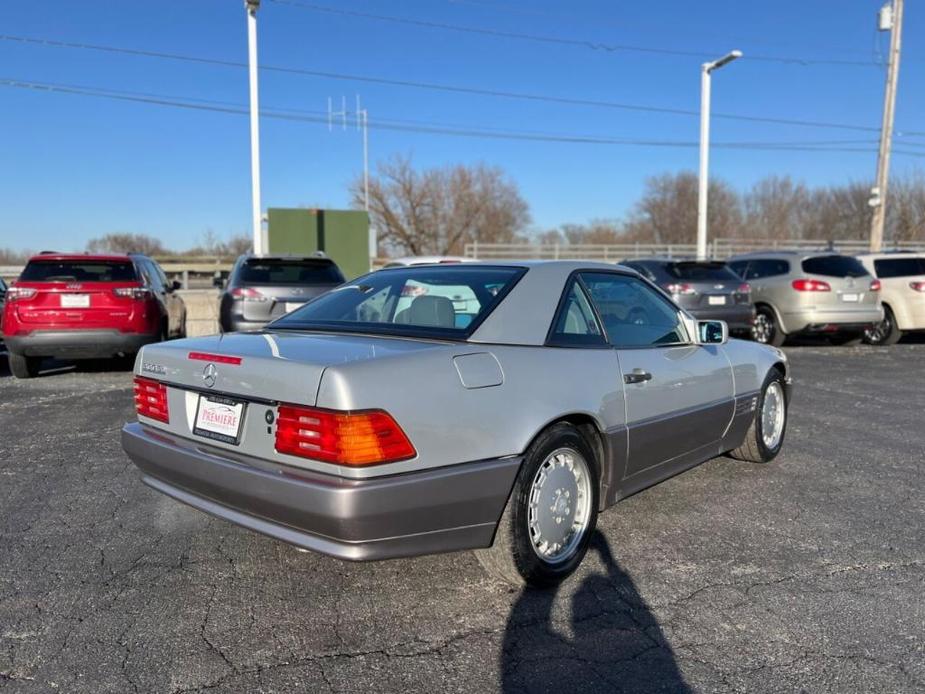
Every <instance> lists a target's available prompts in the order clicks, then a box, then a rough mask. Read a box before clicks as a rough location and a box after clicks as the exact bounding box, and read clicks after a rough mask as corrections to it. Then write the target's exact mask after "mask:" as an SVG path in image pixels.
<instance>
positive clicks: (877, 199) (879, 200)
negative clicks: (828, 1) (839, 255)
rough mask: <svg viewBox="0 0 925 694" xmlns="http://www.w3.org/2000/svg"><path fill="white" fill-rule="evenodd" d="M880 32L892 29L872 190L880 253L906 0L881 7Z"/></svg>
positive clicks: (874, 238)
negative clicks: (878, 149)
mask: <svg viewBox="0 0 925 694" xmlns="http://www.w3.org/2000/svg"><path fill="white" fill-rule="evenodd" d="M878 28H879V29H880V31H889V32H890V61H889V64H888V66H887V71H886V93H885V94H884V97H883V125H882V126H881V128H880V153H879V155H878V156H877V180H876V182H875V184H874V188H873V190H871V191H870V192H871V197H870V202H869V204H870V206H871V207H873V211H874V213H873V215H872V217H871V222H870V250H871V252H873V253H877V252H879V251H880V249H881V248H882V247H883V227H884V224H885V222H886V191H887V184H888V182H889V177H890V149H891V148H892V146H893V116H894V114H895V110H896V84H897V82H898V81H899V51H900V47H901V44H902V33H903V0H892V3H887V4H886V5H884V6H883V7H881V8H880V16H879V27H878Z"/></svg>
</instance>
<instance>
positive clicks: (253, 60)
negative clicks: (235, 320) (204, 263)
mask: <svg viewBox="0 0 925 694" xmlns="http://www.w3.org/2000/svg"><path fill="white" fill-rule="evenodd" d="M244 8H245V9H246V10H247V64H248V71H249V73H250V102H251V109H250V111H251V207H252V209H251V214H252V222H253V232H254V253H255V254H256V255H261V254H263V253H265V252H266V251H267V248H266V243H265V242H264V235H263V220H262V214H261V211H260V104H259V101H258V98H257V10H258V9H259V8H260V0H244Z"/></svg>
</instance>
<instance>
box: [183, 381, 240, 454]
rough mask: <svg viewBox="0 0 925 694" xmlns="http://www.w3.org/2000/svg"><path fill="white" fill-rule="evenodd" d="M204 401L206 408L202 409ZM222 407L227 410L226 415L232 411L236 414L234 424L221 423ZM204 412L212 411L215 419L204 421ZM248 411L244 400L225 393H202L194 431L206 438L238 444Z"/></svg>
mask: <svg viewBox="0 0 925 694" xmlns="http://www.w3.org/2000/svg"><path fill="white" fill-rule="evenodd" d="M204 402H205V403H206V410H203V409H202V405H203V403H204ZM221 408H224V409H225V410H226V412H225V414H226V415H227V414H228V413H231V414H232V415H233V416H234V418H235V423H234V425H223V424H222V423H221V421H220V414H221V411H220V410H221ZM204 412H212V413H213V415H214V418H213V421H211V422H205V421H203V420H202V416H203V414H204ZM246 412H247V403H246V402H244V401H243V400H236V399H235V398H228V397H225V396H224V395H211V394H207V393H200V394H199V399H198V400H197V401H196V416H195V417H194V418H193V433H194V434H195V435H196V436H201V437H203V438H206V439H212V440H213V441H221V442H222V443H228V444H231V445H233V446H237V445H238V444H239V443H241V431H242V430H243V429H244V416H245V414H246ZM206 416H208V415H206ZM201 425H202V426H201ZM208 425H212V427H213V428H211V429H210V428H208ZM232 430H233V431H234V434H233V435H232V433H231V432H232Z"/></svg>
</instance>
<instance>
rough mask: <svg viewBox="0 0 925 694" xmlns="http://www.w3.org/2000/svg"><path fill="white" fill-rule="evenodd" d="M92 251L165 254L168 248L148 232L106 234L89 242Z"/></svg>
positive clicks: (88, 247) (88, 246)
mask: <svg viewBox="0 0 925 694" xmlns="http://www.w3.org/2000/svg"><path fill="white" fill-rule="evenodd" d="M87 251H89V252H90V253H144V254H145V255H164V254H165V253H167V250H166V249H165V248H164V245H163V244H162V243H161V241H160V239H156V238H154V237H153V236H148V235H147V234H106V235H105V236H100V237H99V238H95V239H91V240H90V241H88V242H87Z"/></svg>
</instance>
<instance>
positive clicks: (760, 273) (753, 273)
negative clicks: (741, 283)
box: [745, 258, 790, 280]
mask: <svg viewBox="0 0 925 694" xmlns="http://www.w3.org/2000/svg"><path fill="white" fill-rule="evenodd" d="M788 272H790V263H789V262H788V261H786V260H779V259H775V258H767V259H765V260H753V261H752V262H751V263H750V264H749V266H748V272H747V273H746V275H745V279H747V280H751V279H760V278H762V277H778V276H780V275H786V274H787V273H788Z"/></svg>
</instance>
